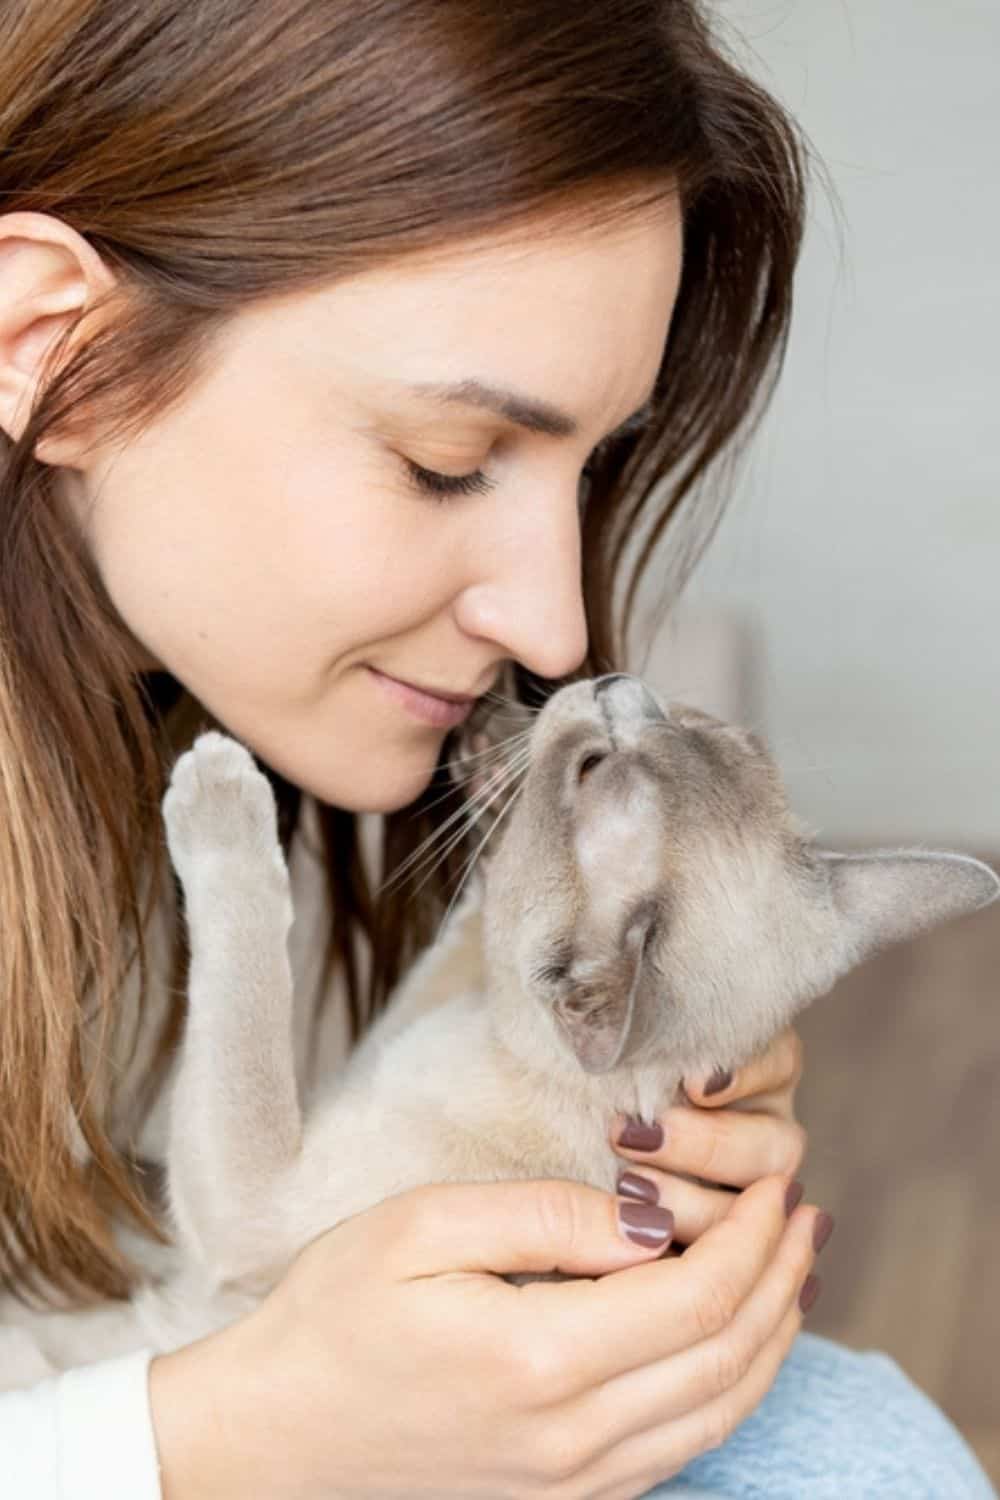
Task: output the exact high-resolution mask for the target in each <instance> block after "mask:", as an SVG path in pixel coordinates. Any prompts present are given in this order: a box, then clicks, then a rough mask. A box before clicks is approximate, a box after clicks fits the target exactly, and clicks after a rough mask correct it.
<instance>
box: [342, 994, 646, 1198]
mask: <svg viewBox="0 0 1000 1500" xmlns="http://www.w3.org/2000/svg"><path fill="white" fill-rule="evenodd" d="M366 1091H367V1092H368V1098H369V1102H370V1106H371V1108H372V1109H373V1110H374V1111H376V1112H378V1113H381V1114H382V1115H383V1117H384V1114H385V1112H386V1111H389V1112H390V1113H391V1114H392V1115H394V1116H395V1117H396V1119H397V1122H398V1128H399V1130H400V1133H401V1137H405V1138H406V1139H407V1140H408V1142H409V1143H410V1146H411V1147H412V1148H413V1149H416V1148H417V1143H420V1144H421V1145H422V1146H423V1147H424V1149H426V1150H427V1151H428V1153H429V1155H432V1156H433V1158H434V1161H435V1165H436V1166H437V1168H439V1169H440V1171H441V1172H442V1173H445V1174H447V1175H448V1176H454V1177H457V1178H462V1179H467V1180H469V1179H475V1180H491V1179H507V1178H524V1177H566V1178H574V1179H577V1180H579V1181H583V1182H590V1183H592V1184H593V1185H594V1186H600V1187H604V1188H606V1189H607V1190H608V1191H612V1190H613V1188H614V1183H615V1178H616V1175H617V1171H618V1169H620V1167H621V1161H620V1158H618V1157H617V1156H616V1155H615V1153H614V1152H613V1150H612V1148H611V1144H610V1140H609V1134H608V1126H609V1120H605V1118H604V1115H605V1113H606V1112H605V1111H602V1110H600V1109H598V1108H593V1109H587V1108H586V1107H583V1108H581V1103H580V1100H579V1099H578V1098H577V1097H576V1096H575V1095H573V1094H572V1093H571V1092H570V1091H568V1090H567V1089H566V1088H565V1086H564V1085H562V1084H560V1083H558V1082H557V1081H555V1080H552V1079H547V1078H544V1077H542V1076H539V1075H536V1074H532V1073H531V1072H530V1071H527V1070H525V1069H524V1068H523V1067H521V1066H519V1065H518V1064H517V1063H516V1062H515V1060H514V1059H513V1058H511V1057H510V1056H509V1055H508V1054H505V1052H504V1051H503V1049H502V1047H501V1046H500V1045H499V1044H498V1043H497V1041H496V1039H495V1037H494V1036H493V1033H492V1031H491V1029H490V1026H489V1016H488V1010H487V1006H486V1003H485V1001H484V999H483V998H482V997H481V996H478V995H474V994H466V995H463V996H459V997H455V998H453V999H451V1000H449V1001H446V1002H445V1003H444V1004H441V1005H439V1006H437V1007H436V1008H435V1009H434V1011H432V1012H429V1013H425V1014H424V1015H423V1016H421V1017H420V1018H419V1019H418V1020H416V1021H414V1022H413V1023H412V1024H411V1025H410V1026H408V1027H407V1028H406V1029H405V1030H404V1031H400V1032H397V1033H396V1034H395V1035H394V1036H393V1037H392V1038H391V1039H390V1040H389V1041H388V1042H387V1043H386V1045H384V1046H383V1048H382V1049H381V1051H380V1053H379V1056H378V1057H377V1059H376V1060H375V1062H374V1065H373V1068H372V1071H371V1073H370V1074H369V1078H368V1080H367V1085H366Z"/></svg>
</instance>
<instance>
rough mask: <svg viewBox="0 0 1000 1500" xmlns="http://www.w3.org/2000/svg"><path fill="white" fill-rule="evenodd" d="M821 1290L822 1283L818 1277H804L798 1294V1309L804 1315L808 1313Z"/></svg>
mask: <svg viewBox="0 0 1000 1500" xmlns="http://www.w3.org/2000/svg"><path fill="white" fill-rule="evenodd" d="M822 1289H823V1283H822V1282H821V1281H820V1279H819V1277H818V1276H807V1277H806V1279H805V1281H804V1282H803V1283H802V1290H801V1292H800V1293H799V1307H800V1308H801V1309H802V1311H803V1312H804V1313H806V1312H808V1311H809V1309H810V1308H811V1307H812V1305H813V1303H814V1302H815V1301H816V1298H817V1297H818V1296H819V1294H820V1292H821V1291H822Z"/></svg>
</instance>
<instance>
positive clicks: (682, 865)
mask: <svg viewBox="0 0 1000 1500" xmlns="http://www.w3.org/2000/svg"><path fill="white" fill-rule="evenodd" d="M477 732H478V731H477V730H476V728H475V727H473V728H472V730H471V731H470V737H469V738H467V739H466V741H465V742H464V743H465V745H466V752H467V753H468V749H469V745H470V741H471V736H472V735H474V734H476V733H477ZM514 743H515V746H516V753H517V754H519V755H520V761H519V762H517V763H516V764H517V765H518V766H519V767H520V766H523V769H522V770H521V772H520V774H519V775H518V777H517V778H516V780H514V781H512V782H511V783H510V787H511V789H510V790H509V791H508V792H507V793H506V794H501V795H500V797H498V799H497V801H496V802H495V803H494V805H493V808H492V809H491V816H492V817H496V816H497V813H498V812H499V818H500V823H499V826H497V827H495V828H494V830H493V834H492V835H491V838H490V850H491V853H490V858H489V861H488V862H487V863H485V864H484V867H483V871H482V875H481V878H482V880H483V882H484V888H483V935H484V962H485V966H486V973H487V978H488V981H489V984H490V986H491V988H492V987H494V986H499V987H500V989H501V990H502V991H503V992H506V993H508V994H509V993H510V992H511V991H512V989H513V988H516V989H517V990H518V991H519V993H520V994H521V995H523V996H525V997H526V998H528V1000H529V1006H530V1004H531V1003H533V1005H534V1006H536V1007H538V1008H539V1009H540V1011H541V1013H542V1014H543V1015H544V1016H546V1017H548V1018H549V1022H550V1024H551V1029H552V1033H553V1035H554V1036H555V1037H556V1038H558V1039H559V1042H560V1044H561V1046H562V1048H564V1049H568V1051H569V1052H570V1053H571V1054H572V1055H574V1056H575V1057H576V1059H577V1060H578V1062H579V1063H580V1065H581V1066H582V1067H583V1068H584V1069H585V1070H586V1071H587V1072H591V1073H605V1072H608V1071H610V1070H612V1069H614V1068H616V1067H634V1066H636V1065H637V1064H638V1063H641V1062H643V1061H646V1060H650V1061H653V1060H656V1059H658V1058H661V1057H662V1058H664V1059H671V1060H673V1061H676V1062H679V1063H680V1064H682V1065H683V1067H684V1069H685V1070H691V1071H694V1070H695V1069H703V1068H707V1069H708V1070H710V1069H711V1067H712V1066H713V1065H714V1064H715V1063H723V1064H724V1065H734V1064H735V1065H738V1064H739V1063H740V1062H742V1061H743V1060H745V1059H746V1058H747V1057H749V1056H751V1055H752V1054H753V1053H754V1052H756V1051H757V1050H759V1049H760V1048H761V1047H763V1046H766V1044H767V1043H768V1042H769V1041H770V1039H771V1038H772V1037H773V1036H774V1035H775V1034H776V1033H777V1032H778V1031H779V1030H781V1029H782V1028H783V1027H784V1026H786V1025H787V1024H788V1023H789V1021H790V1020H791V1019H792V1018H793V1017H794V1015H795V1014H796V1012H797V1011H798V1010H800V1009H801V1008H802V1007H803V1006H804V1005H806V1004H807V1003H808V1002H809V1001H810V1000H812V999H813V998H815V997H816V996H818V995H821V994H824V993H826V992H827V991H828V990H829V989H831V988H832V986H833V985H834V983H835V982H836V980H837V979H838V978H839V977H840V976H841V975H842V974H844V973H846V972H847V970H849V969H850V968H852V967H853V966H854V965H855V964H857V963H859V962H861V960H863V959H864V958H866V957H867V956H868V955H870V954H872V953H874V952H875V951H876V950H877V949H879V948H882V947H885V946H888V945H889V944H891V943H894V942H896V941H899V940H900V939H903V938H906V937H909V936H911V935H913V934H915V933H918V932H921V931H923V930H925V929H927V928H929V927H931V926H933V925H934V924H936V923H938V922H941V921H944V920H945V919H946V918H948V917H951V916H954V915H956V914H958V913H962V912H969V911H972V910H975V909H976V908H978V907H980V906H983V905H985V904H987V903H988V902H990V901H992V900H993V899H994V898H995V897H996V896H997V895H998V894H1000V879H998V877H997V875H996V874H995V873H994V872H993V871H992V870H991V869H990V868H989V867H988V866H987V865H984V864H982V863H980V862H979V861H978V860H975V859H972V858H970V857H968V856H965V855H959V854H947V853H937V852H934V851H929V850H924V849H891V850H878V851H874V852H870V853H866V854H863V855H845V854H839V853H835V852H834V851H832V850H826V849H821V848H817V847H815V845H814V844H813V841H812V839H813V834H812V831H811V830H810V829H809V828H807V827H806V826H805V824H803V823H802V822H801V821H800V820H799V819H798V818H797V817H796V816H795V815H794V814H793V813H792V812H791V811H790V810H789V808H788V805H787V802H786V799H785V793H784V789H783V786H782V783H781V778H780V775H779V773H778V770H777V767H776V765H775V763H774V761H773V759H772V757H771V755H770V753H769V751H768V749H767V746H766V745H765V744H764V743H763V741H762V740H761V739H760V738H759V737H758V736H756V735H755V734H753V733H751V732H749V731H747V730H745V729H741V728H739V727H737V726H734V725H730V724H725V723H723V722H721V721H720V720H718V719H715V718H712V717H711V716H710V715H708V714H706V713H703V712H700V711H699V710H697V709H693V708H687V707H685V706H683V705H681V704H676V703H669V704H661V703H660V702H658V701H657V699H656V697H655V696H654V695H653V693H652V692H651V691H650V689H649V688H648V687H647V686H646V685H645V684H644V683H642V682H641V681H640V680H639V679H638V678H635V677H631V676H628V675H626V674H622V673H616V674H611V675H609V676H605V677H599V678H591V679H587V680H585V681H580V682H574V683H572V684H570V685H569V686H567V687H564V688H562V689H560V690H559V691H557V692H556V693H554V694H553V696H552V697H551V698H550V699H549V700H548V701H547V703H546V704H545V706H544V707H543V708H542V709H541V711H540V712H539V713H538V714H537V715H536V716H535V717H534V718H533V719H530V720H529V721H528V722H527V725H526V728H525V732H524V734H523V736H521V737H519V739H518V740H516V741H515V742H514ZM472 753H473V762H472V764H473V766H474V765H475V756H476V755H477V754H478V753H479V752H478V751H473V752H472ZM480 764H482V765H483V766H484V767H486V770H485V771H484V773H483V774H484V775H486V774H488V772H489V771H491V770H492V761H490V763H489V765H488V766H487V761H486V760H484V761H482V762H481V763H480ZM515 788H516V790H515ZM479 795H480V800H481V801H485V798H486V797H488V796H489V792H488V790H486V791H485V793H484V792H483V790H482V785H481V786H480V793H479ZM537 1020H538V1010H537V1009H535V1010H532V1009H530V1008H529V1009H528V1010H526V1009H525V1007H524V1006H523V1005H522V1006H521V1023H519V1024H524V1025H526V1026H531V1025H535V1026H537Z"/></svg>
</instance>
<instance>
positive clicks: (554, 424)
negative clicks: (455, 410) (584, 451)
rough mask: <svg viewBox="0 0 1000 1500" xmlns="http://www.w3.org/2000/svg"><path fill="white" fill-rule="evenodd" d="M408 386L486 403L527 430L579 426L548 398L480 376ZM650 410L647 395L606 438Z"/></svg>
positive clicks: (464, 402)
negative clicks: (507, 387)
mask: <svg viewBox="0 0 1000 1500" xmlns="http://www.w3.org/2000/svg"><path fill="white" fill-rule="evenodd" d="M407 390H410V391H413V392H414V393H415V394H416V395H418V396H426V397H428V398H429V399H430V400H432V401H439V402H445V403H451V404H455V405H461V406H478V407H485V408H486V409H487V410H488V411H492V412H495V413H496V414H497V415H498V416H501V417H506V419H507V420H508V421H509V422H514V423H515V424H516V425H517V426H518V427H526V428H527V429H528V431H529V432H541V433H544V434H545V435H546V436H547V437H575V436H576V434H577V433H578V432H579V430H580V424H579V423H578V422H577V420H576V418H575V417H571V416H570V415H569V413H568V412H564V411H560V409H559V408H558V407H557V406H552V405H550V403H549V402H547V401H536V400H534V399H533V398H531V397H529V396H524V395H521V394H520V393H519V392H517V391H511V390H506V389H504V388H503V387H501V386H496V385H490V384H488V383H487V382H486V381H483V380H457V381H453V382H450V383H449V382H444V383H442V382H440V381H419V382H417V383H416V384H409V385H407ZM653 411H654V403H653V397H652V395H650V396H649V397H648V398H647V400H646V401H645V402H644V403H643V404H642V406H640V407H639V408H638V409H637V410H636V411H634V412H633V413H632V415H631V416H630V417H626V418H625V421H624V422H622V423H621V424H620V426H618V427H616V428H615V430H614V432H610V433H608V439H610V438H615V437H619V436H621V435H623V434H624V433H626V432H630V431H632V430H633V428H635V427H639V426H642V425H643V424H644V423H645V422H648V421H649V419H650V417H651V416H652V415H653ZM608 439H605V441H607V440H608Z"/></svg>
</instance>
